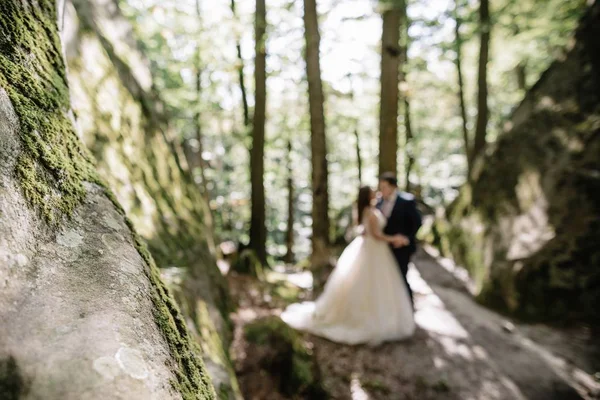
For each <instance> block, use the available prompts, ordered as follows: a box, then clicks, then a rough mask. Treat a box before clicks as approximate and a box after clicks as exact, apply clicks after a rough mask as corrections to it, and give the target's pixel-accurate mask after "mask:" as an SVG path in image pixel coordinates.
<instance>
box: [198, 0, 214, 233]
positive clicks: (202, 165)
mask: <svg viewBox="0 0 600 400" xmlns="http://www.w3.org/2000/svg"><path fill="white" fill-rule="evenodd" d="M196 18H198V23H200V19H201V18H202V14H201V11H200V0H196ZM196 40H197V43H198V44H197V46H196V60H195V65H194V68H195V70H196V71H195V75H196V112H195V113H194V124H195V128H196V140H197V141H198V162H199V164H198V168H200V179H201V180H202V183H201V188H202V195H203V196H204V200H205V201H206V203H207V204H210V191H209V189H208V182H207V181H206V173H205V170H206V167H207V165H206V163H205V162H204V158H203V153H204V146H203V143H202V121H201V119H200V118H201V115H200V107H201V105H202V55H201V53H200V38H196ZM211 225H212V223H211Z"/></svg>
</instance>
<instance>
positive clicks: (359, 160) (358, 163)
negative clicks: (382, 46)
mask: <svg viewBox="0 0 600 400" xmlns="http://www.w3.org/2000/svg"><path fill="white" fill-rule="evenodd" d="M347 77H348V82H349V84H350V100H351V101H352V103H354V98H355V96H354V86H353V84H352V83H353V81H352V74H350V73H348V75H347ZM352 123H353V124H354V140H355V141H356V145H355V151H356V166H357V169H358V184H359V185H362V181H363V176H362V157H361V151H360V135H359V133H358V118H356V117H353V118H352Z"/></svg>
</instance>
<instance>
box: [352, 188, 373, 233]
mask: <svg viewBox="0 0 600 400" xmlns="http://www.w3.org/2000/svg"><path fill="white" fill-rule="evenodd" d="M372 193H373V189H371V188H370V187H369V186H361V187H360V189H359V190H358V200H357V201H356V211H357V220H356V225H357V226H358V225H361V224H362V222H363V216H364V215H365V209H366V208H367V207H369V206H370V205H371V195H372Z"/></svg>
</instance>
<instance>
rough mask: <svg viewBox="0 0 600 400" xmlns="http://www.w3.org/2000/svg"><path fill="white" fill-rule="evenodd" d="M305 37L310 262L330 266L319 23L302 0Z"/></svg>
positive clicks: (311, 3) (311, 2) (311, 1)
mask: <svg viewBox="0 0 600 400" xmlns="http://www.w3.org/2000/svg"><path fill="white" fill-rule="evenodd" d="M304 36H305V40H306V51H305V58H306V75H307V78H308V100H309V111H310V131H311V136H310V138H311V140H310V145H311V153H312V157H311V159H312V192H313V206H312V225H313V226H312V228H313V233H312V256H311V260H312V264H313V268H315V269H316V270H319V269H322V268H323V267H326V266H328V265H329V193H328V182H327V180H328V173H327V140H326V136H325V112H324V105H323V103H324V96H323V86H322V82H321V66H320V59H319V45H320V41H321V38H320V35H319V25H318V15H317V5H316V1H315V0H304Z"/></svg>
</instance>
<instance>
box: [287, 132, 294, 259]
mask: <svg viewBox="0 0 600 400" xmlns="http://www.w3.org/2000/svg"><path fill="white" fill-rule="evenodd" d="M287 151H288V159H287V169H288V179H287V190H288V207H287V214H288V220H287V232H286V235H285V244H286V247H287V252H286V254H285V262H286V263H288V264H293V263H294V173H293V172H294V169H293V167H292V142H291V141H288V144H287Z"/></svg>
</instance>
